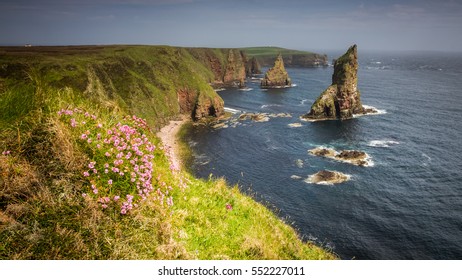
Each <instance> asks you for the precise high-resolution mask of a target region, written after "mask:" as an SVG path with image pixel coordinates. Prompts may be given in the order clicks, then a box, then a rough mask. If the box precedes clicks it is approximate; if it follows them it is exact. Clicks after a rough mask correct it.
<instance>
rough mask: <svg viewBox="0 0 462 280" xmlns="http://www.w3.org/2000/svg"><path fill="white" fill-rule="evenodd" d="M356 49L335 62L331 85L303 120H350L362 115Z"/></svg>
mask: <svg viewBox="0 0 462 280" xmlns="http://www.w3.org/2000/svg"><path fill="white" fill-rule="evenodd" d="M357 72H358V59H357V47H356V45H353V46H351V47H350V48H349V49H348V51H347V52H346V53H345V54H343V55H342V56H341V57H340V58H338V59H337V60H336V61H335V65H334V74H333V75H332V84H331V85H330V86H329V87H328V88H327V89H326V90H325V91H324V92H323V93H322V94H321V95H320V96H319V97H318V99H316V101H315V102H314V104H313V105H312V106H311V110H310V112H309V113H308V114H306V115H304V116H302V117H303V118H305V119H312V120H323V119H342V120H344V119H350V118H352V117H353V114H363V113H365V112H366V111H365V109H364V108H363V106H362V104H361V99H360V92H359V90H358V88H357V84H358V77H357Z"/></svg>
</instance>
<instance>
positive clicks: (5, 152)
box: [2, 151, 11, 156]
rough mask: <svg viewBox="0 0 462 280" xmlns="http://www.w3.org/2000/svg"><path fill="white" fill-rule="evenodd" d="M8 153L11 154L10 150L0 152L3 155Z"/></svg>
mask: <svg viewBox="0 0 462 280" xmlns="http://www.w3.org/2000/svg"><path fill="white" fill-rule="evenodd" d="M9 154H11V151H3V152H2V155H4V156H7V155H9Z"/></svg>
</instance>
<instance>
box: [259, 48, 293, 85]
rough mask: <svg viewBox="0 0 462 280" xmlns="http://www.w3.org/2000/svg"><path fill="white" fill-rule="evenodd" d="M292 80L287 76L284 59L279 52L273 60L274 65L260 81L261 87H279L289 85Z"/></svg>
mask: <svg viewBox="0 0 462 280" xmlns="http://www.w3.org/2000/svg"><path fill="white" fill-rule="evenodd" d="M291 85H292V82H291V80H290V78H289V74H288V73H287V71H286V69H285V67H284V61H283V59H282V55H281V54H279V55H278V57H277V58H276V61H275V62H274V66H273V67H272V68H270V69H269V70H268V71H267V72H266V74H265V78H264V79H263V80H262V81H261V87H262V88H281V87H290V86H291Z"/></svg>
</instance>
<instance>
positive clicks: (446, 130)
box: [188, 50, 462, 259]
mask: <svg viewBox="0 0 462 280" xmlns="http://www.w3.org/2000/svg"><path fill="white" fill-rule="evenodd" d="M339 54H340V53H339ZM337 56H338V55H337ZM358 56H359V65H360V69H359V71H358V79H359V80H358V88H359V90H360V91H361V99H362V102H363V104H365V105H369V106H373V107H375V108H377V109H379V110H380V111H381V112H382V113H383V114H379V115H371V116H363V117H358V118H354V119H352V120H347V121H324V122H302V121H300V119H299V116H300V115H302V114H305V113H307V112H308V111H309V109H310V107H311V104H312V103H313V101H314V100H315V99H316V98H317V97H318V96H319V95H320V93H321V92H322V91H323V90H324V89H325V88H326V87H327V86H328V85H330V83H331V76H332V72H333V69H332V67H327V68H313V69H306V68H289V69H287V70H288V72H289V75H290V77H291V78H292V81H293V83H295V84H296V86H295V87H292V88H287V89H272V90H262V89H260V87H259V81H258V80H252V79H249V80H248V83H247V85H248V87H249V88H248V89H247V90H238V89H228V90H224V91H221V92H219V94H220V95H221V96H222V98H223V99H224V100H225V107H228V108H231V109H233V110H238V111H241V112H262V113H269V114H271V113H289V114H291V116H292V117H289V118H287V117H286V118H284V117H270V120H269V121H268V122H253V121H251V120H246V121H237V118H238V116H239V113H236V114H235V115H233V117H232V119H231V120H230V121H228V123H227V125H228V127H227V128H221V129H213V128H209V127H200V126H199V127H195V128H194V129H192V130H191V131H190V133H189V134H188V141H189V143H190V144H191V147H192V149H193V152H194V155H195V157H194V158H195V160H194V164H193V166H192V169H193V170H194V173H195V175H196V176H199V177H204V178H207V177H208V176H209V174H213V175H214V176H216V177H222V176H223V177H225V178H226V179H227V181H228V182H229V183H230V184H238V185H239V186H240V188H241V189H242V190H243V191H245V192H247V193H249V194H252V195H253V196H254V197H255V199H257V200H258V201H260V202H263V203H265V204H267V205H269V206H270V207H271V208H275V209H277V214H278V215H279V216H280V217H281V218H285V219H287V220H288V221H289V222H290V223H293V225H294V227H295V228H296V229H297V230H298V232H299V233H300V235H301V236H302V237H303V238H304V239H306V240H312V241H314V242H316V243H317V244H321V245H323V246H325V247H328V248H331V249H333V251H334V252H335V253H337V254H338V255H339V256H340V257H341V258H342V259H352V258H356V259H462V129H461V125H462V54H450V53H430V52H424V53H411V52H407V53H399V52H396V53H368V52H361V51H360V50H359V53H358ZM330 57H331V58H332V56H330ZM333 57H336V56H333ZM291 123H301V124H302V126H301V127H290V126H289V124H291ZM318 146H326V147H332V148H335V149H337V150H340V149H357V150H361V151H365V152H367V153H368V154H369V155H370V156H371V160H372V161H373V166H369V167H360V166H354V165H350V164H346V163H342V162H337V161H334V160H330V159H326V158H320V157H315V156H312V155H310V154H308V152H307V151H308V150H309V149H312V148H315V147H318ZM323 169H327V170H335V171H340V172H343V173H346V174H349V175H351V180H349V181H347V182H344V183H341V184H336V185H317V184H311V183H307V182H305V180H304V179H306V178H307V177H308V176H309V175H311V174H314V173H316V172H318V171H319V170H323ZM293 175H296V176H299V177H301V179H297V177H294V176H293Z"/></svg>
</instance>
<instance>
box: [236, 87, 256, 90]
mask: <svg viewBox="0 0 462 280" xmlns="http://www.w3.org/2000/svg"><path fill="white" fill-rule="evenodd" d="M239 90H240V91H251V90H253V88H248V87H246V88H240V89H239Z"/></svg>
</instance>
